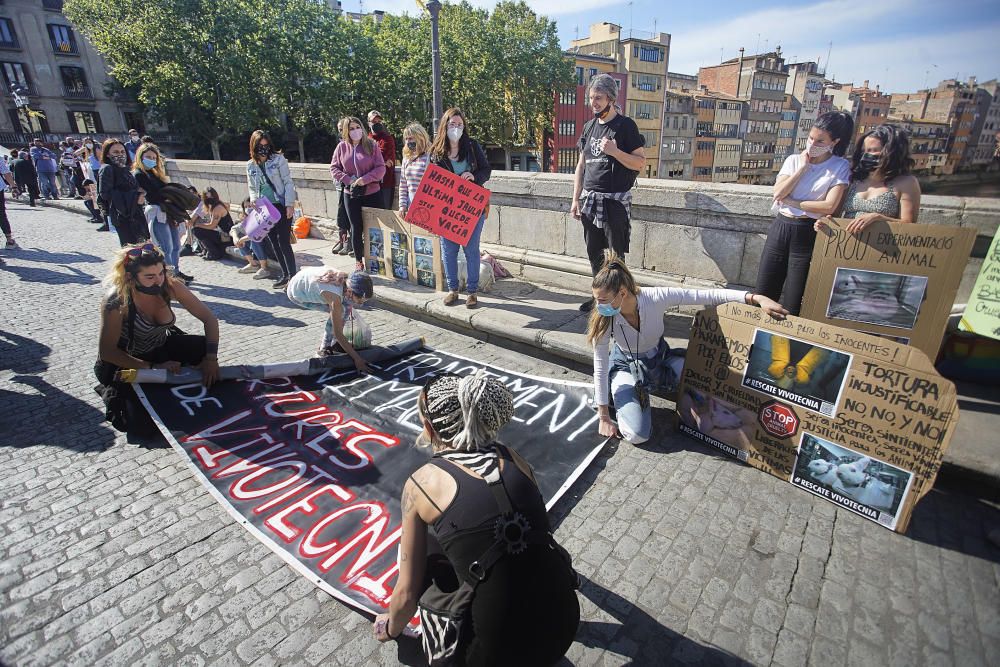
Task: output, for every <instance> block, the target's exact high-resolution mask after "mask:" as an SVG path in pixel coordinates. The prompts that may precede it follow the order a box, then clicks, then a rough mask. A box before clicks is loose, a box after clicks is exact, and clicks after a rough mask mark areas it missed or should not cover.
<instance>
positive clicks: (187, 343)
mask: <svg viewBox="0 0 1000 667" xmlns="http://www.w3.org/2000/svg"><path fill="white" fill-rule="evenodd" d="M205 352H206V347H205V337H204V336H192V335H188V334H176V335H171V336H167V340H166V342H165V343H164V344H163V345H161V346H160V347H158V348H156V349H155V350H151V351H149V352H147V353H145V354H137V355H135V356H136V357H138V358H139V359H142V360H144V361H148V362H150V363H154V364H159V363H163V362H164V361H178V362H180V363H181V365H183V366H197V365H198V364H200V363H201V360H202V359H204V358H205ZM119 370H120V368H119V367H118V366H115V365H114V364H110V363H108V362H106V361H100V360H98V362H97V363H96V364H94V375H96V376H97V381H98V382H100V385H99V386H98V387H96V389H97V391H98V393H99V394H100V395H101V397H102V398H103V399H104V404H105V408H106V412H105V417H106V418H107V420H108V421H110V422H111V423H112V425H113V426H114V427H115V428H116V429H118V430H119V431H127V432H128V433H129V434H132V435H139V436H149V435H151V434H153V433H155V432H156V424H155V423H154V422H153V419H152V417H150V416H149V413H148V412H146V410H145V409H144V408H143V406H142V403H141V402H140V401H139V396H138V395H137V394H136V393H135V389H134V388H133V387H132V385H131V384H130V383H128V382H118V381H116V380H115V373H117V372H118V371H119Z"/></svg>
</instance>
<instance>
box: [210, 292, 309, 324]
mask: <svg viewBox="0 0 1000 667" xmlns="http://www.w3.org/2000/svg"><path fill="white" fill-rule="evenodd" d="M282 296H284V295H282ZM209 308H211V309H212V312H213V313H215V316H216V317H218V318H219V319H220V320H222V321H224V322H228V323H229V324H248V325H253V326H266V327H304V326H306V323H305V322H303V321H302V320H296V319H292V318H290V317H275V316H274V315H273V314H271V313H270V312H268V311H266V310H260V309H258V308H244V307H243V306H236V305H233V304H232V303H227V302H223V301H212V302H210V303H209Z"/></svg>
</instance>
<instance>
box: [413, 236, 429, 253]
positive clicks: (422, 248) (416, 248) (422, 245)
mask: <svg viewBox="0 0 1000 667" xmlns="http://www.w3.org/2000/svg"><path fill="white" fill-rule="evenodd" d="M413 252H414V253H416V254H417V255H427V256H428V257H433V256H434V241H433V240H432V239H429V238H427V237H426V236H414V237H413Z"/></svg>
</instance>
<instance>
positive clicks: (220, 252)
mask: <svg viewBox="0 0 1000 667" xmlns="http://www.w3.org/2000/svg"><path fill="white" fill-rule="evenodd" d="M191 232H192V233H193V234H194V237H195V238H196V239H198V243H200V244H201V247H202V248H204V249H205V258H206V259H222V258H223V257H225V256H226V246H227V245H230V244H228V243H226V242H225V241H224V240H223V239H222V236H221V235H220V234H219V230H218V229H205V228H204V227H192V228H191Z"/></svg>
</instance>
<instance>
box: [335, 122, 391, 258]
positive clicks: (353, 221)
mask: <svg viewBox="0 0 1000 667" xmlns="http://www.w3.org/2000/svg"><path fill="white" fill-rule="evenodd" d="M337 131H339V132H340V137H341V141H340V143H339V144H337V147H336V148H335V149H334V151H333V157H331V158H330V175H331V176H332V177H333V180H334V181H335V182H337V183H340V184H341V185H342V187H343V193H342V194H341V197H342V198H343V200H342V201H343V204H344V206H343V207H342V209H341V211H343V212H345V213H347V216H346V217H347V220H341V219H340V212H341V211H338V214H337V227H338V228H339V229H340V243H341V244H343V245H344V246H346V245H347V243H348V238H349V239H350V243H351V244H352V246H353V248H354V261H355V263H356V264H355V267H356V269H357V270H358V271H364V270H365V236H364V223H363V222H362V220H361V209H362V208H385V198H384V197H383V195H382V185H381V183H382V177H383V176H385V159H384V158H383V157H382V152H381V151H380V150H379V149H378V146H377V145H376V144H375V142H374V141H372V139H371V138H369V137H368V136H367V135H366V134H365V130H364V127H363V126H362V125H361V121H360V120H358V119H357V118H355V117H354V116H346V117H344V118H341V119H340V122H339V123H337Z"/></svg>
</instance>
